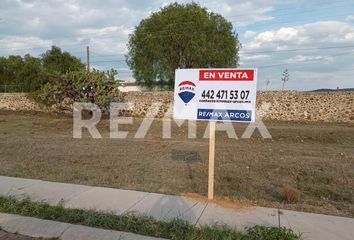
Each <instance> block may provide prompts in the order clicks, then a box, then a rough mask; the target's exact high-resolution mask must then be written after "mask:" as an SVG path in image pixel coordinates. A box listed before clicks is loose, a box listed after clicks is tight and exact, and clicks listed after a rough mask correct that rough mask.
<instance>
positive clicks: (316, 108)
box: [123, 91, 354, 122]
mask: <svg viewBox="0 0 354 240" xmlns="http://www.w3.org/2000/svg"><path fill="white" fill-rule="evenodd" d="M123 99H124V101H126V102H135V107H134V109H132V110H131V111H129V112H127V114H125V115H130V116H134V117H143V116H145V114H146V111H147V109H148V108H149V107H150V106H151V104H152V103H156V102H158V103H160V104H161V107H160V109H159V111H158V115H157V116H158V117H162V116H163V115H164V113H165V112H166V111H167V110H168V107H169V106H170V105H171V104H172V103H173V93H172V92H127V93H124V94H123ZM257 115H258V116H259V117H261V118H262V119H264V120H280V121H323V122H354V92H329V93H309V92H296V91H286V92H279V91H266V92H258V94H257Z"/></svg>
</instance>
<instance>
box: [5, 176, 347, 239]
mask: <svg viewBox="0 0 354 240" xmlns="http://www.w3.org/2000/svg"><path fill="white" fill-rule="evenodd" d="M0 195H7V196H8V195H11V196H14V197H16V198H24V197H30V198H31V199H32V200H34V201H46V202H48V203H49V204H52V205H56V204H58V203H59V202H60V203H62V204H63V205H64V206H65V207H67V208H81V209H96V210H103V211H110V212H113V213H115V214H127V213H134V214H137V215H149V216H152V217H154V218H155V219H157V220H162V221H167V220H170V219H173V218H180V219H183V220H186V221H188V222H190V223H192V224H197V225H211V224H215V223H218V224H227V225H229V226H231V227H235V228H237V229H239V230H243V229H244V228H245V227H250V226H254V225H263V226H278V210H277V209H273V208H263V207H252V208H243V209H240V210H235V209H231V208H224V207H221V206H218V205H215V204H212V203H206V202H198V201H196V200H193V199H189V198H186V197H179V196H171V195H164V194H156V193H146V192H137V191H127V190H120V189H112V188H102V187H90V186H82V185H74V184H64V183H54V182H46V181H41V180H30V179H21V178H11V177H1V176H0ZM281 212H282V214H281V215H280V220H281V221H280V222H281V226H284V227H287V228H291V229H293V230H294V231H296V232H298V233H301V234H302V236H303V238H304V239H318V240H326V239H328V240H334V239H338V240H352V239H354V219H353V218H344V217H336V216H327V215H321V214H312V213H303V212H295V211H288V210H281Z"/></svg>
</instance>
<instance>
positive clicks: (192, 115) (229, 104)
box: [173, 69, 257, 122]
mask: <svg viewBox="0 0 354 240" xmlns="http://www.w3.org/2000/svg"><path fill="white" fill-rule="evenodd" d="M256 93H257V70H256V69H178V70H176V76H175V91H174V108H173V116H174V118H175V119H189V120H207V121H208V120H223V121H232V122H254V121H255V112H256Z"/></svg>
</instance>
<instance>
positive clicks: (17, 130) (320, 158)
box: [0, 111, 354, 217]
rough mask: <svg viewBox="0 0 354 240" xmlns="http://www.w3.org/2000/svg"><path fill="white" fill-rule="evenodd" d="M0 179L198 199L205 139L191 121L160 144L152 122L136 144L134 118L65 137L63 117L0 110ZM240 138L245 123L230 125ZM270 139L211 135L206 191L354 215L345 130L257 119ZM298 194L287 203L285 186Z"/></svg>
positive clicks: (68, 127)
mask: <svg viewBox="0 0 354 240" xmlns="http://www.w3.org/2000/svg"><path fill="white" fill-rule="evenodd" d="M0 119H2V120H4V121H1V122H0V152H1V154H0V174H1V175H7V176H15V177H26V178H36V179H43V180H50V181H59V182H70V183H79V184H88V185H97V186H109V187H115V188H123V189H134V190H142V191H150V192H160V193H168V194H181V193H185V192H189V193H197V194H200V195H206V193H207V179H208V178H207V173H208V140H207V139H203V138H202V136H203V134H204V131H205V128H206V124H205V123H198V125H197V129H198V131H197V137H198V138H197V139H188V138H187V125H183V126H182V127H181V128H178V127H177V125H173V127H172V130H173V131H172V138H171V139H163V138H162V122H161V120H156V121H154V122H153V124H152V127H151V129H150V130H149V132H148V134H147V136H146V138H144V139H135V138H134V134H135V133H136V130H137V129H138V128H139V126H140V124H141V121H142V120H141V119H134V124H133V125H122V126H120V128H121V129H122V130H126V131H129V135H128V138H127V139H109V138H108V137H109V132H108V130H109V121H108V120H102V121H101V123H100V126H99V129H100V132H101V134H102V136H103V138H102V139H92V138H91V137H90V136H89V135H88V134H87V133H86V132H85V134H84V138H83V139H73V137H72V119H71V118H70V117H65V116H50V115H46V114H42V113H36V114H34V113H33V114H31V113H16V112H10V111H0ZM234 126H235V129H236V132H237V135H238V136H239V137H240V136H241V135H242V133H243V131H244V129H245V125H242V124H235V125H234ZM266 126H267V128H268V130H269V131H270V133H271V135H272V136H273V138H272V139H262V138H261V136H260V134H259V133H258V132H256V133H255V134H254V135H253V136H252V138H251V139H248V140H234V139H228V138H227V135H226V133H225V132H217V136H216V137H217V141H216V171H215V177H216V183H215V194H216V195H217V196H219V197H221V198H229V199H231V200H232V199H234V200H238V201H241V202H242V201H246V202H250V203H252V204H257V205H261V206H268V207H280V208H287V209H294V210H301V211H309V212H317V213H325V214H334V215H340V216H351V217H354V147H353V146H354V125H353V124H339V123H336V124H328V123H296V122H266ZM289 188H291V189H294V190H295V191H297V192H298V193H299V199H297V203H293V204H289V203H287V202H286V201H285V200H284V197H283V196H282V194H283V193H284V191H285V190H286V189H289Z"/></svg>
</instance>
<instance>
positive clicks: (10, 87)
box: [0, 84, 23, 93]
mask: <svg viewBox="0 0 354 240" xmlns="http://www.w3.org/2000/svg"><path fill="white" fill-rule="evenodd" d="M0 92H2V93H12V92H23V87H22V85H14V84H3V85H0Z"/></svg>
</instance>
